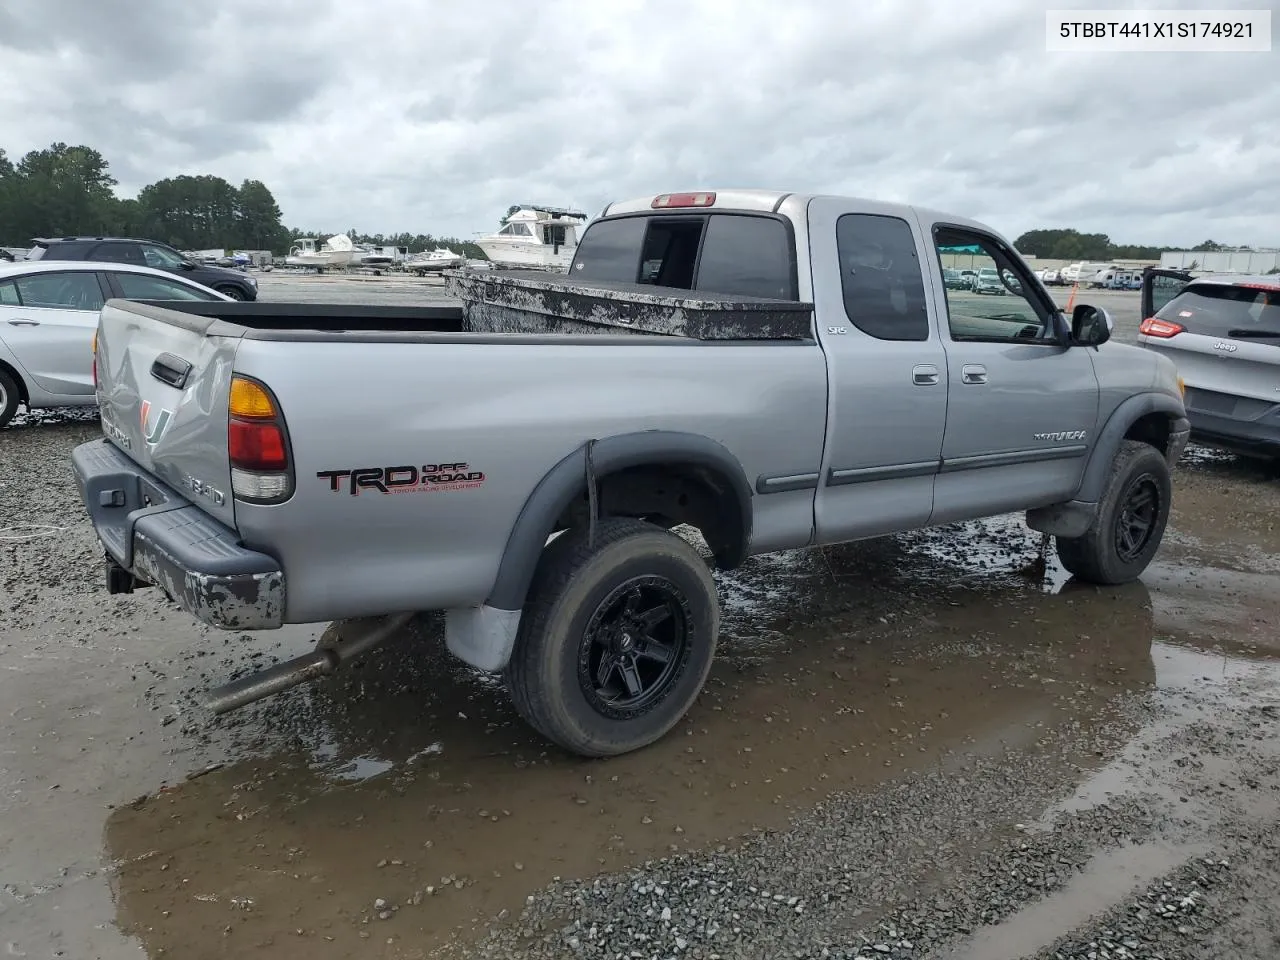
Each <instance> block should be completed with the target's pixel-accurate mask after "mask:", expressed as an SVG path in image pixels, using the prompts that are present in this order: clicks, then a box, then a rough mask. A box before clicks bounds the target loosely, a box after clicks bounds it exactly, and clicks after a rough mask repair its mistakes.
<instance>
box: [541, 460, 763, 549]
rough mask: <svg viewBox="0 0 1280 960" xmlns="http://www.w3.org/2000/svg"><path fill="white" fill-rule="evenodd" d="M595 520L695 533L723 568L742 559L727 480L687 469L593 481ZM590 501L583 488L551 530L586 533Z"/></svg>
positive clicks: (643, 469) (676, 466)
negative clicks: (693, 530)
mask: <svg viewBox="0 0 1280 960" xmlns="http://www.w3.org/2000/svg"><path fill="white" fill-rule="evenodd" d="M596 490H597V500H598V510H599V515H600V517H634V518H637V519H641V520H647V521H649V522H650V523H654V524H657V525H658V526H661V527H665V528H668V529H670V528H671V527H674V526H679V525H680V524H688V525H689V526H691V527H696V528H697V530H698V532H699V533H701V534H702V537H703V539H704V540H706V542H707V546H708V547H710V548H711V552H712V554H713V555H714V556H715V558H716V563H717V565H719V566H720V567H722V568H725V569H728V568H732V567H736V566H737V565H738V564H740V563H742V561H743V560H744V559H746V552H747V542H746V541H747V531H746V530H745V529H744V528H743V521H742V517H743V512H742V510H743V505H742V504H739V503H738V494H737V492H736V491H735V488H734V485H733V484H732V483H730V482H729V480H728V478H726V477H725V476H723V475H722V474H720V473H719V472H718V471H716V470H714V469H712V468H709V467H705V466H702V465H700V464H691V463H685V464H681V463H669V464H654V465H645V466H638V467H628V468H625V469H622V470H616V471H613V472H611V473H606V474H602V475H600V476H598V477H597V478H596ZM589 520H590V501H589V498H588V494H587V491H586V489H585V487H584V488H583V490H582V492H581V493H580V494H579V495H578V496H576V497H574V499H573V500H571V501H570V503H569V505H568V506H567V507H566V508H565V509H564V511H563V512H562V513H561V514H560V516H559V517H558V518H557V520H556V524H555V529H556V530H567V529H570V528H579V527H586V526H587V525H588V522H589Z"/></svg>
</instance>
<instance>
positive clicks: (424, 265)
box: [404, 247, 467, 273]
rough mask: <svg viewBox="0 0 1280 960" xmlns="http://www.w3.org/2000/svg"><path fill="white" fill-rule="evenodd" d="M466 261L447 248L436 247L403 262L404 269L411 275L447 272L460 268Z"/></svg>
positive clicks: (460, 255)
mask: <svg viewBox="0 0 1280 960" xmlns="http://www.w3.org/2000/svg"><path fill="white" fill-rule="evenodd" d="M466 259H467V258H466V257H464V256H463V255H462V254H460V253H454V252H453V251H452V250H450V249H449V248H448V247H436V248H435V249H434V250H427V251H424V252H422V253H418V254H414V255H413V256H412V257H410V258H409V259H408V260H406V261H405V262H404V268H405V269H406V270H408V271H410V272H411V273H426V272H428V271H430V270H448V269H449V268H451V267H460V266H462V265H463V264H464V263H465V262H466Z"/></svg>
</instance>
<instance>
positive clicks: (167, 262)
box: [142, 243, 182, 270]
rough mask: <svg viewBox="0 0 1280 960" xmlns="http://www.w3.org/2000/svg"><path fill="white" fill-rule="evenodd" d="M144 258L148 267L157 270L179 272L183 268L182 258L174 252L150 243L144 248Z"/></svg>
mask: <svg viewBox="0 0 1280 960" xmlns="http://www.w3.org/2000/svg"><path fill="white" fill-rule="evenodd" d="M142 257H143V260H144V261H145V262H146V264H147V266H148V267H154V268H156V269H157V270H177V269H178V268H179V267H181V266H182V258H181V257H180V256H178V255H177V254H176V253H174V252H173V251H172V250H166V249H165V248H164V247H157V246H154V245H153V244H149V243H148V244H146V245H144V246H143V248H142Z"/></svg>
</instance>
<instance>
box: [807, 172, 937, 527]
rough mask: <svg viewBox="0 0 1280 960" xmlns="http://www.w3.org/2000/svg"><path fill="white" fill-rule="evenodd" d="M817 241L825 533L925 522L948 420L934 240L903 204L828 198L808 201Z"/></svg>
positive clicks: (819, 520)
mask: <svg viewBox="0 0 1280 960" xmlns="http://www.w3.org/2000/svg"><path fill="white" fill-rule="evenodd" d="M809 246H810V257H811V261H812V267H813V291H814V294H813V298H814V307H815V311H816V316H817V327H818V336H819V339H820V341H821V343H822V348H823V351H824V352H825V353H826V357H827V370H828V380H829V384H830V386H829V388H828V400H827V442H826V448H825V451H824V453H823V458H822V466H821V474H820V477H819V481H818V483H819V486H818V496H817V499H816V501H815V506H814V520H815V524H816V527H817V536H818V541H819V542H828V543H830V542H839V541H844V540H853V539H857V538H860V537H871V536H877V535H879V534H883V533H889V532H892V531H895V530H901V529H904V528H908V527H916V526H923V525H924V524H925V523H927V522H928V519H929V514H930V512H931V511H932V509H933V486H934V478H935V477H936V476H937V473H938V460H939V455H940V452H941V450H942V435H943V430H944V428H945V425H946V418H947V362H946V355H945V354H944V353H943V351H942V344H941V343H940V342H939V340H938V333H937V318H936V316H935V315H934V310H933V305H932V300H931V298H930V297H929V295H928V293H927V290H926V286H925V282H924V274H923V271H922V268H921V263H922V262H923V252H924V250H925V247H924V238H923V237H922V236H921V235H920V231H919V228H918V227H917V225H916V224H915V222H914V219H913V220H907V219H904V218H903V216H902V213H901V208H900V207H891V206H885V205H881V204H876V203H872V202H859V201H854V200H847V199H840V198H834V197H818V198H815V199H814V200H812V201H810V203H809ZM939 282H941V279H940V277H939Z"/></svg>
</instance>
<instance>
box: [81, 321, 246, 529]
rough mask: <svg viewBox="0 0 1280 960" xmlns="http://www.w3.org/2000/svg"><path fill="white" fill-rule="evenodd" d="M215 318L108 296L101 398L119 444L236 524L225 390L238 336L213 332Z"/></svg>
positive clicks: (106, 425)
mask: <svg viewBox="0 0 1280 960" xmlns="http://www.w3.org/2000/svg"><path fill="white" fill-rule="evenodd" d="M216 322H217V321H216V318H213V317H200V316H191V315H187V314H182V313H178V312H176V311H172V310H166V309H164V308H162V307H156V306H152V305H149V304H142V303H130V304H129V305H128V306H127V307H123V306H116V305H115V303H114V302H112V303H108V304H107V305H106V306H104V307H103V308H102V314H101V317H100V319H99V322H98V346H97V364H98V405H99V407H100V409H101V411H102V430H103V433H104V434H105V435H106V437H107V438H108V439H109V440H110V441H111V443H112V444H113V445H114V446H116V447H117V448H118V449H119V450H121V452H123V453H124V454H125V455H126V456H128V457H129V458H130V459H132V460H133V461H134V462H135V463H137V464H138V465H139V466H140V467H142V468H143V469H144V470H146V471H147V472H149V473H150V474H152V475H153V476H154V477H156V478H157V479H159V480H161V481H163V482H164V483H166V484H168V485H169V486H171V487H173V488H175V489H176V490H179V491H181V493H182V494H183V496H184V497H186V498H187V499H188V500H190V501H191V503H193V504H194V505H196V506H198V507H199V508H200V509H201V510H203V511H205V512H206V513H208V514H209V515H210V516H212V517H214V518H216V519H217V520H219V521H221V522H222V523H224V524H226V525H227V526H231V527H234V519H235V518H234V510H233V498H232V496H231V465H230V460H229V458H228V455H227V395H228V392H229V391H230V387H231V364H232V361H233V359H234V358H235V352H236V348H237V347H238V346H239V343H240V340H239V339H238V338H236V337H225V336H207V335H206V334H207V331H208V328H209V327H210V326H211V325H212V324H214V323H216Z"/></svg>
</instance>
